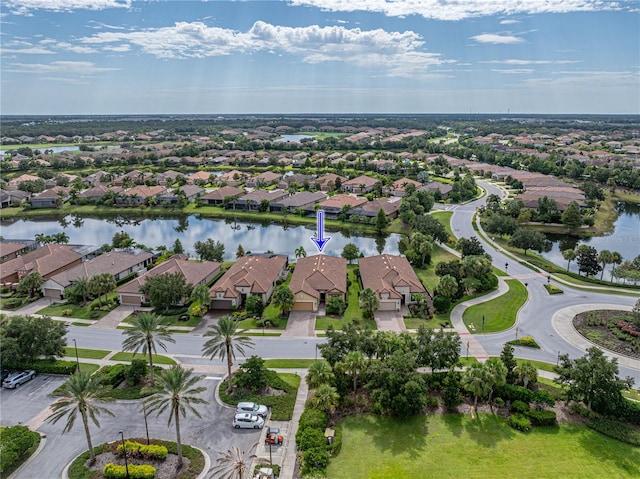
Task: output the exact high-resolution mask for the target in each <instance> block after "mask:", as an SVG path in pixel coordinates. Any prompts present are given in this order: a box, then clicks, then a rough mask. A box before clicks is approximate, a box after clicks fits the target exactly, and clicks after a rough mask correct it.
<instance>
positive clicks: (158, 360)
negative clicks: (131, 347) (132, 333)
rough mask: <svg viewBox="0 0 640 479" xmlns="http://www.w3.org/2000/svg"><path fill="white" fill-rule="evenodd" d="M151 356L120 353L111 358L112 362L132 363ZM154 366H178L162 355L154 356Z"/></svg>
mask: <svg viewBox="0 0 640 479" xmlns="http://www.w3.org/2000/svg"><path fill="white" fill-rule="evenodd" d="M148 358H149V356H148V355H147V354H142V353H138V354H136V355H135V356H134V355H133V353H125V352H120V353H116V354H114V355H113V356H112V357H111V360H112V361H131V360H132V359H148ZM153 364H171V365H173V364H177V363H176V362H175V361H174V360H173V359H171V358H168V357H167V356H162V355H160V354H154V355H153Z"/></svg>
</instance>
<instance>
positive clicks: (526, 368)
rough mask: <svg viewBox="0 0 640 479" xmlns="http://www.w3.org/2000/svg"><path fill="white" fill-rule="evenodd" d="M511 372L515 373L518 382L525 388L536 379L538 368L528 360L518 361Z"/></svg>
mask: <svg viewBox="0 0 640 479" xmlns="http://www.w3.org/2000/svg"><path fill="white" fill-rule="evenodd" d="M513 372H514V373H515V374H516V377H517V378H518V382H519V383H521V384H522V385H523V386H524V387H525V388H528V387H529V384H534V383H535V382H536V381H537V380H538V370H537V369H536V368H535V366H533V365H532V364H531V363H530V362H529V361H525V362H522V363H518V364H517V365H516V367H515V368H514V370H513Z"/></svg>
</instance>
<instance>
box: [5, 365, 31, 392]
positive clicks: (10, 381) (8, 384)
mask: <svg viewBox="0 0 640 479" xmlns="http://www.w3.org/2000/svg"><path fill="white" fill-rule="evenodd" d="M35 377H36V372H35V371H33V370H31V371H18V372H17V373H13V374H11V375H9V377H7V379H5V380H4V381H2V387H5V388H9V389H15V388H17V387H20V385H21V384H24V383H26V382H27V381H31V380H32V379H33V378H35Z"/></svg>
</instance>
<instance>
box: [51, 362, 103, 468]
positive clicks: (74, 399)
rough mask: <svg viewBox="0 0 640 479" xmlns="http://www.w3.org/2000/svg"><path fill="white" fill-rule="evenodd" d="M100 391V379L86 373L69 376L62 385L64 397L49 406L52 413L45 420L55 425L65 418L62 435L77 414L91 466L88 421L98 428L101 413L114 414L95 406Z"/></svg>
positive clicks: (72, 423) (68, 428) (91, 455)
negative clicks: (85, 439) (82, 425)
mask: <svg viewBox="0 0 640 479" xmlns="http://www.w3.org/2000/svg"><path fill="white" fill-rule="evenodd" d="M99 389H100V378H99V377H96V376H92V375H91V374H90V373H88V372H80V373H78V374H74V375H73V376H69V378H68V379H67V381H66V382H65V383H64V385H63V394H64V397H63V398H62V399H59V400H58V401H56V402H55V403H53V404H52V405H51V409H52V410H53V412H52V413H51V415H50V416H49V417H48V418H47V421H49V422H51V423H53V424H55V423H57V422H58V421H59V420H60V419H62V418H63V417H65V416H66V417H67V422H66V424H65V426H64V429H63V430H62V433H63V434H64V433H65V432H68V431H70V430H71V429H72V428H73V425H74V424H75V421H76V418H77V417H78V413H80V416H81V417H82V423H83V424H84V433H85V435H86V437H87V447H88V448H89V461H90V463H91V464H93V463H94V462H95V460H96V455H95V453H94V452H93V445H92V444H91V433H90V432H89V419H91V420H92V421H93V423H94V424H95V425H96V427H100V423H99V422H98V416H99V415H100V414H102V413H106V414H109V415H110V416H113V415H114V414H113V413H112V412H111V411H109V410H108V409H107V408H104V407H101V406H97V405H96V404H94V402H95V401H100V399H99V398H98V397H97V394H98V391H99Z"/></svg>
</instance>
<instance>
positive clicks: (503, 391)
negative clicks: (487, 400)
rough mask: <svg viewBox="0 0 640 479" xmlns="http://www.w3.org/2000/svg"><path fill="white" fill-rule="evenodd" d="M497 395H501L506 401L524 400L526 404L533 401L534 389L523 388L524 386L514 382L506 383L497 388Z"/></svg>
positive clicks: (495, 394)
mask: <svg viewBox="0 0 640 479" xmlns="http://www.w3.org/2000/svg"><path fill="white" fill-rule="evenodd" d="M494 396H495V397H500V398H502V399H503V400H504V401H511V402H514V401H522V402H523V403H525V404H530V403H532V402H533V397H534V393H533V391H531V390H529V389H527V388H523V387H522V386H514V385H513V384H505V385H504V386H498V387H497V388H496V389H495V393H494Z"/></svg>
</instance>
